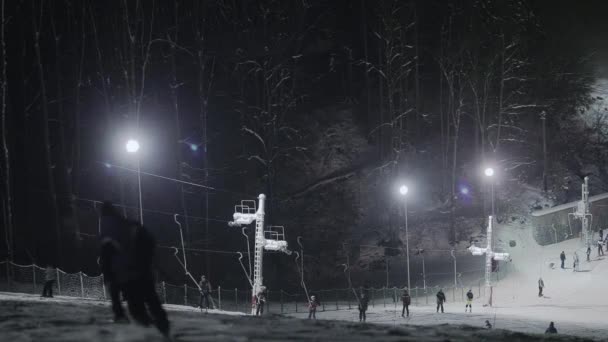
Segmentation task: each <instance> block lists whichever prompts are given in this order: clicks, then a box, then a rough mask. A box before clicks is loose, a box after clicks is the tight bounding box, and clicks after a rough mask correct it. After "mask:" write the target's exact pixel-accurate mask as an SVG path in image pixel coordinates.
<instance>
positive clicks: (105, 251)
mask: <svg viewBox="0 0 608 342" xmlns="http://www.w3.org/2000/svg"><path fill="white" fill-rule="evenodd" d="M125 231H126V221H125V220H124V219H123V218H122V217H121V216H120V214H119V213H118V211H117V210H116V208H114V206H113V205H112V203H110V202H104V203H103V205H102V207H101V232H100V234H101V235H100V239H101V246H100V253H99V266H100V267H101V272H102V274H103V279H104V281H105V283H106V286H107V288H108V292H109V293H110V300H111V302H112V312H113V313H114V321H115V322H125V321H128V320H127V318H126V316H125V313H124V310H123V308H122V304H121V303H120V294H121V292H122V293H123V294H124V288H123V287H124V286H125V285H126V279H123V278H125V277H124V276H123V275H124V274H125V273H126V272H127V270H126V264H127V261H126V253H125V252H124V245H126V243H127V241H126V240H127V236H125V234H124V232H125ZM119 276H120V279H119Z"/></svg>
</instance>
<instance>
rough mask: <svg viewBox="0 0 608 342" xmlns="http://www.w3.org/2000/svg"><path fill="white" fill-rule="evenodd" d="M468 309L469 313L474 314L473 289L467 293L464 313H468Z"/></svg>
mask: <svg viewBox="0 0 608 342" xmlns="http://www.w3.org/2000/svg"><path fill="white" fill-rule="evenodd" d="M467 308H468V309H469V312H473V291H472V290H471V289H469V292H467V304H466V305H465V306H464V312H467Z"/></svg>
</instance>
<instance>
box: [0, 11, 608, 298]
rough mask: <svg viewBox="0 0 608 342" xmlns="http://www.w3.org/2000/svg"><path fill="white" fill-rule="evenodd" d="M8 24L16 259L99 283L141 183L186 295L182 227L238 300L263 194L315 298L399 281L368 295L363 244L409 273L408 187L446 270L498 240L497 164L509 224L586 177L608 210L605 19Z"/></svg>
mask: <svg viewBox="0 0 608 342" xmlns="http://www.w3.org/2000/svg"><path fill="white" fill-rule="evenodd" d="M3 8H4V11H3V14H2V16H3V21H2V22H3V25H2V32H3V33H2V37H1V39H2V47H1V50H2V51H0V53H1V55H2V60H3V61H4V63H5V64H4V65H5V68H4V71H3V72H2V73H1V75H0V76H1V77H2V78H1V79H2V81H3V82H2V84H4V88H3V92H2V104H3V106H2V108H3V109H2V123H3V126H2V129H3V130H2V136H3V141H2V143H3V153H2V155H1V157H0V159H1V160H2V167H1V170H2V186H1V189H2V209H3V218H4V219H3V222H2V229H1V232H2V243H0V257H1V258H12V259H13V260H14V261H15V262H18V263H23V264H29V263H32V262H36V263H38V264H41V265H42V264H44V263H47V262H50V263H54V264H56V265H57V266H58V267H60V268H62V269H64V270H67V271H70V272H75V271H78V270H83V271H85V272H87V273H90V274H97V273H98V270H97V264H96V261H95V260H96V247H97V243H98V242H97V237H96V234H97V229H98V227H97V218H98V214H97V211H96V210H97V209H98V207H99V204H100V202H101V201H104V200H111V201H113V202H114V203H116V204H117V205H120V206H121V208H124V213H125V214H126V215H127V216H128V217H130V218H132V219H139V211H138V208H139V199H138V183H137V172H134V170H136V169H137V166H138V162H139V167H140V169H141V171H142V172H144V173H145V174H142V175H141V191H142V202H143V209H144V225H145V226H146V227H148V228H149V229H150V230H151V231H152V232H154V234H155V235H156V237H157V240H158V244H159V246H160V248H159V252H158V256H159V266H160V271H159V276H160V277H162V278H163V279H166V280H168V281H173V282H176V283H179V282H181V281H183V270H181V269H180V267H179V264H177V262H176V260H175V259H174V257H173V250H172V249H170V248H165V247H170V246H179V231H178V228H177V225H176V224H175V223H174V221H173V219H174V218H173V215H174V214H179V215H180V222H181V223H182V225H183V228H184V232H185V234H186V235H185V239H186V247H187V248H190V249H191V250H190V251H189V252H188V256H189V261H190V262H191V268H192V269H191V272H193V273H194V274H197V275H198V274H203V273H204V274H208V275H209V276H210V278H211V279H212V281H213V282H217V283H223V284H227V286H233V287H234V286H240V285H242V284H244V277H243V276H242V272H241V269H240V266H239V264H238V262H237V257H236V255H235V254H234V253H232V254H231V253H229V252H234V251H245V250H246V245H245V240H244V238H243V236H242V235H241V232H240V229H239V228H230V227H228V226H227V222H228V221H229V220H231V217H232V213H233V211H234V205H236V204H238V203H239V202H240V201H241V200H245V199H255V198H256V197H257V194H259V193H265V194H266V195H267V196H268V198H269V199H268V210H267V214H268V215H267V222H268V223H269V224H273V225H284V226H285V228H286V234H287V240H288V241H289V243H290V246H292V247H293V248H296V246H297V244H296V243H295V241H296V240H295V239H296V237H297V236H302V237H303V242H304V245H305V248H306V250H307V254H309V258H310V259H308V260H306V265H305V268H306V271H307V273H308V274H309V275H310V278H311V279H310V281H311V283H314V284H321V285H326V284H329V283H331V282H335V281H339V282H341V283H340V285H341V286H342V285H344V284H343V283H344V279H343V275H342V274H341V272H337V274H336V270H340V268H337V267H339V265H340V264H342V263H344V262H345V260H346V257H347V256H348V257H349V260H350V261H351V262H353V264H356V266H355V267H354V271H355V272H359V274H360V276H359V278H358V279H366V280H365V281H367V282H370V283H372V284H375V283H378V284H382V282H383V280H382V279H379V280H378V279H369V278H366V276H365V272H366V270H370V267H371V268H372V269H373V267H374V266H373V265H374V261H370V260H368V259H366V258H365V256H364V255H365V253H364V252H363V249H362V248H361V245H376V246H380V247H382V246H383V247H390V248H392V249H385V250H384V249H382V248H381V251H380V254H382V255H384V254H388V255H393V256H396V257H398V256H399V255H400V256H401V257H403V255H402V253H403V252H402V246H403V233H402V232H401V230H402V222H403V204H402V199H401V198H399V195H398V191H397V189H398V186H397V185H398V184H400V183H401V182H407V183H408V184H410V188H411V189H412V193H411V197H410V199H408V200H409V202H408V205H409V206H410V207H409V208H410V210H411V213H410V222H409V223H410V229H411V230H412V231H413V233H412V234H413V235H414V236H423V235H424V234H431V233H429V231H432V232H433V234H434V236H435V238H434V239H435V241H433V242H432V243H429V242H428V239H423V238H420V239H417V238H414V240H415V244H416V246H417V247H420V248H428V249H432V248H435V249H438V250H439V249H449V248H465V247H466V246H468V243H469V241H471V239H473V238H474V236H475V235H476V234H477V233H478V232H479V229H478V228H479V227H480V226H483V222H484V217H486V215H488V214H489V210H490V209H489V204H488V187H487V184H485V183H484V180H483V179H482V176H481V173H480V170H481V167H482V165H488V164H492V165H496V167H497V169H498V170H500V171H499V172H500V174H501V178H500V181H499V185H500V187H499V188H498V189H497V193H496V196H497V202H498V204H497V213H498V217H499V220H509V219H510V217H511V216H513V213H512V212H511V211H510V210H511V204H512V203H513V202H516V201H517V198H516V197H514V195H513V191H514V189H518V187H521V186H523V185H529V186H532V187H536V188H538V189H543V190H544V191H545V194H547V197H549V198H551V199H553V200H555V201H556V202H558V203H559V202H567V201H571V200H573V199H576V196H578V191H579V190H578V189H579V188H578V185H577V184H580V180H581V179H582V177H583V176H585V175H588V176H590V178H591V179H592V182H593V184H594V186H595V187H594V188H593V189H592V191H594V192H604V191H606V189H608V178H607V177H608V169H607V163H606V162H607V161H608V153H607V151H608V150H607V149H606V147H608V145H607V144H608V132H607V131H606V130H605V128H604V127H605V126H604V125H605V123H604V121H603V119H602V118H603V116H602V115H604V114H608V113H606V108H605V107H603V106H602V101H603V100H604V98H602V94H604V95H606V94H605V93H608V81H607V79H608V65H607V64H606V61H608V22H607V21H606V20H605V14H606V13H608V4H607V3H606V2H605V1H577V2H574V1H507V0H505V1H490V0H479V1H456V0H448V1H436V0H432V1H415V0H414V1H393V0H388V1H381V2H380V1H378V2H376V1H371V0H353V1H340V0H338V1H334V0H318V1H317V0H301V1H279V0H274V1H272V0H264V1H249V0H244V1H221V0H207V1H143V0H139V1H136V0H128V1H127V0H125V1H118V0H113V1H94V0H83V1H67V0H56V1H41V0H31V1H30V0H27V1H25V0H24V1H21V0H16V1H3ZM541 112H545V113H546V118H547V120H546V125H547V138H546V145H547V154H546V155H544V154H543V147H542V146H543V140H542V137H541V134H540V132H541V127H542V121H541V120H540V113H541ZM598 118H599V119H598ZM130 138H135V139H137V140H138V141H139V143H140V146H141V148H140V150H139V151H138V152H137V153H136V154H129V153H127V152H126V151H125V143H126V141H127V140H128V139H130ZM7 157H8V159H7ZM545 161H546V162H545ZM150 174H152V175H150ZM153 175H156V176H153ZM543 175H544V177H543ZM157 176H163V177H166V178H160V177H157ZM167 178H169V179H167ZM543 179H544V180H545V181H543ZM175 180H182V181H186V182H191V183H194V184H196V185H192V184H191V185H187V184H183V183H178V182H176V181H175ZM564 183H567V184H568V185H572V186H564ZM463 189H465V190H463ZM9 198H10V199H9ZM9 213H10V215H9ZM186 216H188V217H189V218H186ZM248 233H249V234H250V236H251V234H252V229H249V231H248ZM424 236H426V235H424ZM454 246H456V247H454ZM9 247H10V248H9ZM297 248H299V247H297ZM436 257H437V258H438V260H440V259H441V258H444V257H445V255H443V256H442V255H441V254H440V253H438V254H437V255H436ZM267 260H269V261H268V264H267V268H266V269H267V270H269V271H268V272H269V274H268V275H267V281H268V282H270V283H273V284H280V286H284V287H289V286H297V282H298V279H297V273H296V272H295V271H294V265H293V257H286V256H283V255H279V254H276V255H274V254H271V255H269V256H268V257H267ZM370 265H371V266H370ZM376 266H377V267H379V268H380V269H383V266H382V265H376ZM357 267H359V268H357ZM280 274H283V275H284V277H282V278H281V276H280ZM276 286H279V285H276ZM326 286H328V285H326Z"/></svg>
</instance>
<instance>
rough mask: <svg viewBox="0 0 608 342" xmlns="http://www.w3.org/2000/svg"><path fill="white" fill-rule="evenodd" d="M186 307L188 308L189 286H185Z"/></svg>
mask: <svg viewBox="0 0 608 342" xmlns="http://www.w3.org/2000/svg"><path fill="white" fill-rule="evenodd" d="M184 305H186V306H188V285H187V284H184ZM201 309H202V308H201Z"/></svg>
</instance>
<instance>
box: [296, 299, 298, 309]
mask: <svg viewBox="0 0 608 342" xmlns="http://www.w3.org/2000/svg"><path fill="white" fill-rule="evenodd" d="M296 312H298V297H296Z"/></svg>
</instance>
